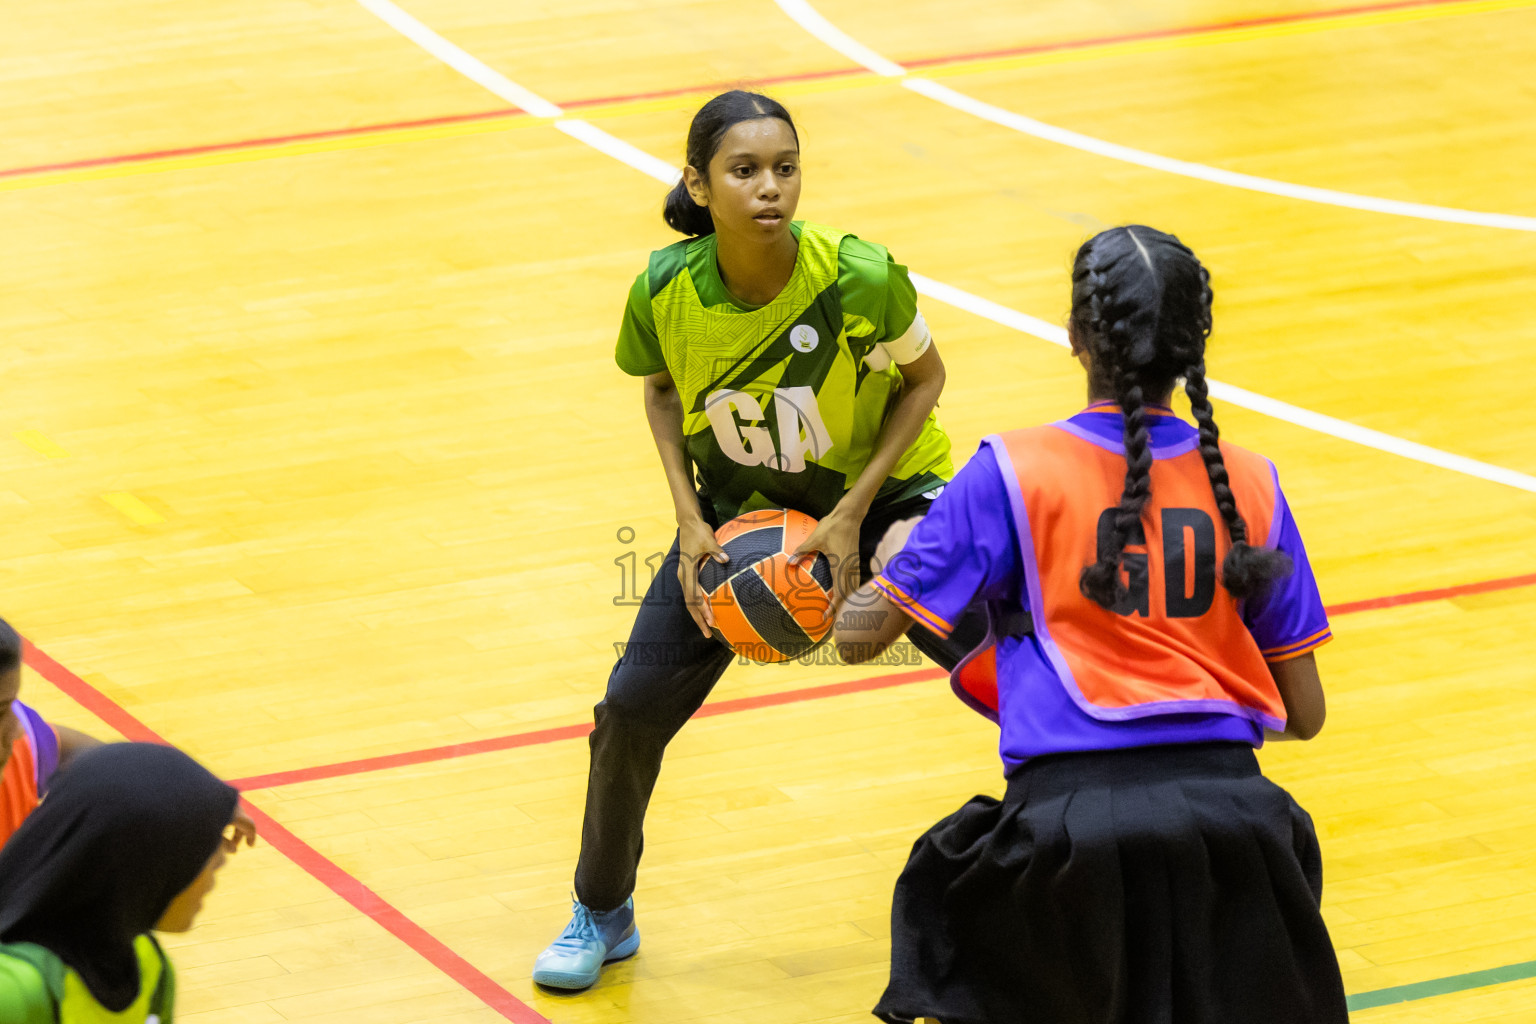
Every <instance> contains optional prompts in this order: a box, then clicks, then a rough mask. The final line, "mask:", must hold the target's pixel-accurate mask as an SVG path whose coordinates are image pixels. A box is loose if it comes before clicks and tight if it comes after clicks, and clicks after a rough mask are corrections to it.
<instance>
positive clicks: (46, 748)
mask: <svg viewBox="0 0 1536 1024" xmlns="http://www.w3.org/2000/svg"><path fill="white" fill-rule="evenodd" d="M11 710H12V711H14V712H15V714H16V717H17V719H18V720H19V721H20V722H21V731H22V734H23V735H25V736H26V737H27V741H28V742H29V743H31V745H32V759H33V763H34V767H35V769H36V771H37V779H36V783H37V795H38V796H39V797H43V796H46V795H47V793H48V783H49V782H50V781H51V780H52V779H53V773H54V772H55V771H57V770H58V767H59V738H58V736H57V735H56V734H55V733H54V731H53V726H51V725H49V724H48V723H47V722H45V721H43V716H42V715H40V714H38V713H37V712H36V711H33V710H32V709H31V708H29V707H27V706H26V705H25V704H23V703H22V702H21V701H19V700H18V701H14V702H12V704H11Z"/></svg>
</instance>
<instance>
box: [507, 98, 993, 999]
mask: <svg viewBox="0 0 1536 1024" xmlns="http://www.w3.org/2000/svg"><path fill="white" fill-rule="evenodd" d="M687 155H688V166H687V167H686V168H685V169H684V171H683V176H682V180H681V181H679V182H678V184H677V186H676V187H675V188H674V189H673V190H672V192H671V194H669V195H668V196H667V199H666V203H665V207H664V211H663V216H664V219H665V220H666V222H667V224H668V225H669V226H671V227H672V228H674V229H675V230H677V231H679V232H681V233H682V234H684V235H687V236H689V237H688V238H687V239H685V240H684V241H680V242H677V243H676V244H673V245H670V246H667V247H666V248H664V249H661V250H658V251H656V252H654V253H652V254H651V258H650V262H649V265H648V266H647V268H646V269H645V271H644V272H642V273H641V274H640V275H639V276H638V277H637V278H636V279H635V283H634V285H633V287H632V288H631V289H630V293H629V301H628V303H627V305H626V308H625V311H624V319H623V324H622V326H621V328H620V331H619V340H618V346H617V351H616V360H617V362H618V364H619V368H620V369H622V370H623V371H624V372H625V373H628V374H630V375H632V376H635V377H639V378H641V381H642V383H641V388H640V391H641V397H642V404H643V407H644V410H645V419H646V423H647V425H648V426H649V427H650V431H651V434H652V436H653V437H654V438H655V441H656V447H657V450H658V451H659V453H660V455H661V464H662V469H663V471H664V472H665V474H666V479H667V485H668V489H669V491H670V493H671V497H672V503H673V508H674V512H675V514H676V517H677V539H676V540H675V541H674V543H673V545H672V549H671V552H670V553H669V554H668V556H667V559H666V561H665V563H664V564H663V566H662V568H661V570H660V571H659V572H658V573H657V574H656V577H655V579H654V580H653V581H652V583H651V586H650V589H649V591H648V592H647V594H646V596H645V599H644V601H643V602H642V603H641V606H640V610H639V613H638V614H637V616H636V617H635V624H634V627H633V630H632V631H631V633H630V639H629V643H628V644H627V645H626V647H625V652H624V654H623V656H622V657H621V658H620V659H619V661H618V663H617V664H616V665H614V668H613V671H612V673H611V674H610V676H609V679H608V688H607V693H606V695H605V696H604V698H603V701H602V703H600V704H598V705H597V708H596V713H595V719H596V728H595V729H594V730H593V733H592V737H591V750H592V760H591V767H590V771H589V775H588V783H587V798H586V812H585V818H584V821H583V826H582V845H581V856H580V859H579V861H578V863H577V868H576V900H577V902H576V905H575V908H574V914H573V916H572V918H571V921H570V923H569V924H568V925H567V926H566V929H565V931H564V932H563V933H562V934H561V935H560V937H559V938H558V939H556V940H555V942H554V943H553V944H552V945H551V946H550V947H549V948H548V949H546V950H545V951H544V952H543V953H541V954H540V955H539V958H538V961H537V963H536V964H535V967H534V973H533V979H534V981H536V982H538V983H540V984H543V985H549V986H553V987H557V988H566V989H579V988H585V987H587V986H588V985H591V984H592V983H593V982H595V981H596V980H597V978H598V976H599V974H600V972H601V969H602V965H603V964H604V963H607V962H610V961H613V960H619V959H622V958H624V957H627V956H630V955H632V954H633V953H634V952H635V951H636V950H637V949H638V948H639V945H640V935H639V932H638V931H637V930H636V928H635V922H634V908H633V901H632V900H631V894H632V893H633V892H634V888H635V874H636V869H637V867H638V865H639V862H640V852H641V847H642V845H643V835H642V825H643V823H644V819H645V809H646V806H647V804H648V803H649V801H650V797H651V791H652V789H653V787H654V786H655V784H656V778H657V775H658V773H659V771H660V769H661V759H662V753H663V751H664V749H665V747H666V745H667V743H668V742H669V741H670V740H671V738H672V736H673V735H675V734H676V733H677V731H678V730H679V729H680V728H682V726H683V723H684V722H686V721H687V720H688V718H689V717H690V716H691V715H692V714H693V713H694V712H695V711H697V710H698V709H699V707H700V706H701V705H702V704H703V703H704V699H705V698H706V697H707V696H708V695H709V692H710V690H711V689H712V688H713V687H714V685H715V683H716V681H718V680H719V678H720V676H721V674H722V673H723V672H724V671H725V668H726V666H727V665H728V664H729V663H730V660H731V658H732V654H731V651H730V649H729V648H728V647H726V646H725V645H724V644H722V643H720V642H719V641H718V640H717V639H716V638H714V637H713V636H712V635H711V633H712V631H711V628H710V626H711V623H710V621H709V613H708V611H707V606H705V605H704V604H703V603H702V602H701V601H700V599H699V596H700V595H699V586H698V571H699V565H700V562H701V561H702V560H703V559H706V558H714V559H716V560H718V561H721V562H724V561H725V560H726V559H725V552H724V551H723V550H722V549H721V547H720V545H719V544H718V543H716V541H715V530H716V529H717V528H718V527H719V526H720V525H721V524H723V523H725V522H727V521H728V520H730V519H732V518H734V517H736V516H738V515H741V514H742V513H745V512H750V511H754V510H757V509H764V508H788V509H794V510H796V511H799V512H804V513H805V514H807V515H810V516H812V517H814V518H815V519H817V520H819V525H818V526H817V528H816V530H815V532H814V533H813V534H812V535H811V536H810V537H809V538H808V539H807V540H806V542H805V543H804V544H803V545H802V546H801V548H800V551H801V552H810V551H820V552H823V553H825V554H826V555H827V556H828V558H829V559H830V561H831V563H832V566H833V577H834V586H835V588H836V589H837V591H838V593H839V594H847V593H850V592H851V591H852V590H853V589H854V588H855V587H857V586H858V584H859V582H860V581H861V580H862V579H864V578H867V577H868V563H869V557H870V556H871V555H872V554H873V552H874V547H875V545H876V544H877V543H878V542H879V540H880V538H881V536H882V535H883V534H884V532H885V530H886V528H887V527H888V526H889V525H890V524H891V523H893V522H895V521H897V520H900V519H906V518H910V517H912V516H920V515H922V514H923V512H924V511H925V510H926V509H927V507H928V505H929V504H930V503H931V502H932V500H933V499H934V498H935V497H936V496H937V495H938V493H939V491H940V490H941V489H942V488H943V486H944V483H945V481H947V480H948V479H949V478H950V476H951V475H953V472H954V467H953V466H952V465H951V463H950V458H949V438H948V437H946V436H945V434H944V431H943V430H942V429H941V428H940V427H939V424H938V421H937V419H936V418H935V417H934V412H933V410H934V407H935V405H936V404H937V402H938V398H939V393H940V392H941V391H942V390H943V387H944V364H943V361H942V360H941V359H940V358H939V353H938V350H937V349H936V348H935V346H934V344H933V340H932V338H931V337H930V335H929V333H928V327H927V324H926V323H924V321H923V316H922V314H921V313H920V312H919V311H918V308H917V292H916V290H915V288H914V287H913V285H912V281H911V280H910V278H909V277H908V275H907V270H906V268H905V267H904V266H902V265H901V264H899V263H897V262H895V260H893V259H892V258H891V255H890V253H888V252H887V251H886V249H885V248H884V247H883V246H880V245H876V244H874V243H872V242H867V241H864V240H862V239H859V238H856V237H854V236H853V235H850V234H847V233H846V232H842V231H837V230H834V229H832V228H829V227H825V226H822V225H818V224H812V223H808V222H800V221H796V220H795V219H794V215H795V209H796V207H797V206H798V204H799V201H800V140H799V136H798V134H797V133H796V130H795V125H794V121H793V120H792V119H791V117H790V115H789V112H788V111H786V110H785V109H784V107H783V106H781V105H780V104H779V103H777V102H775V101H774V100H772V99H769V98H768V97H766V96H760V95H757V94H755V93H749V92H742V91H739V90H738V91H732V92H727V93H724V94H722V95H720V96H716V97H715V98H714V99H712V100H710V101H709V102H708V103H706V104H705V105H704V107H703V108H702V109H701V110H700V111H699V112H698V114H697V115H695V117H694V119H693V124H692V126H691V128H690V130H689V133H688V154H687ZM957 626H958V628H957V629H956V631H955V633H954V634H952V636H951V637H950V638H949V639H948V640H945V639H941V638H940V637H939V636H937V635H936V634H935V633H932V632H930V631H928V630H927V629H925V628H923V627H921V626H915V627H914V628H913V629H912V630H911V631H910V632H909V633H908V636H909V638H910V639H911V640H912V641H913V644H914V646H916V647H917V648H918V649H920V650H922V651H923V652H924V653H925V654H927V655H929V656H930V657H931V658H933V659H934V660H935V661H937V662H938V663H939V664H941V665H944V666H945V667H946V668H949V667H953V665H954V664H955V663H956V662H957V661H958V660H959V659H960V658H961V657H962V656H964V654H965V653H967V652H968V651H969V650H970V648H971V647H973V646H975V643H976V642H977V641H979V640H980V639H981V636H982V634H983V632H984V630H983V628H982V626H981V622H980V619H979V618H975V617H973V618H969V619H967V620H966V621H963V622H962V623H959V624H957Z"/></svg>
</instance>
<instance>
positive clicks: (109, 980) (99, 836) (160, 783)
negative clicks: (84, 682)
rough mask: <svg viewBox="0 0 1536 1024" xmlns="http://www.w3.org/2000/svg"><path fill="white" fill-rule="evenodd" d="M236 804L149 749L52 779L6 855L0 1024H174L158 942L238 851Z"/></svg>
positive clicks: (192, 910) (186, 917)
mask: <svg viewBox="0 0 1536 1024" xmlns="http://www.w3.org/2000/svg"><path fill="white" fill-rule="evenodd" d="M239 799H240V795H239V793H237V792H236V791H235V789H234V788H233V787H231V786H227V785H225V784H224V783H223V782H220V781H219V780H218V779H217V778H215V777H214V776H213V775H212V774H210V773H209V772H208V770H207V769H205V768H203V767H202V766H201V765H199V764H198V763H197V762H196V761H194V760H192V759H191V758H190V757H188V756H187V755H186V754H183V753H182V752H180V751H179V750H175V749H172V748H170V747H161V746H155V745H153V744H148V743H112V744H108V745H106V746H103V747H98V748H96V749H95V750H91V751H88V752H87V753H85V754H82V755H81V756H80V757H79V758H78V759H77V760H76V761H75V763H74V764H72V765H70V767H69V769H68V770H66V771H65V772H63V773H62V774H60V775H59V776H57V778H56V780H55V782H54V784H53V787H52V789H50V791H49V793H48V798H47V799H46V800H44V801H43V802H42V804H41V805H40V806H39V807H38V809H37V810H36V811H34V812H33V813H32V814H31V816H30V817H28V818H27V820H26V821H25V822H24V823H23V824H22V826H21V828H20V829H18V830H17V831H16V833H15V835H13V836H12V837H11V839H10V841H9V842H8V843H6V844H5V848H4V849H3V850H0V1021H5V1022H6V1024H33V1022H38V1024H53V1022H54V1021H57V1020H65V1021H68V1020H104V1019H106V1017H105V1016H104V1014H103V1011H109V1012H110V1013H112V1014H114V1015H117V1014H121V1016H113V1017H112V1018H111V1019H112V1020H113V1021H114V1022H121V1024H170V1021H171V1016H172V1010H173V1004H174V1002H175V995H176V985H175V975H174V973H173V972H172V970H171V964H170V961H169V960H167V959H166V957H165V953H164V952H163V951H162V950H161V949H160V946H159V944H158V943H157V942H156V941H155V939H154V937H153V936H152V935H150V931H151V930H156V931H165V932H182V931H186V930H187V929H189V928H191V927H192V921H193V919H194V918H196V917H197V912H198V911H199V910H200V909H202V901H203V897H204V896H206V895H207V894H208V891H209V890H210V889H212V888H213V880H214V874H215V872H217V871H218V870H219V868H220V867H221V866H223V863H224V857H225V855H226V853H229V852H231V851H233V850H234V848H235V846H236V843H237V839H225V837H224V830H225V828H226V827H228V826H229V825H231V824H232V823H233V822H234V818H235V809H236V806H237V804H238V802H239ZM246 839H247V841H248V842H252V841H254V836H253V835H250V834H249V833H247V834H246Z"/></svg>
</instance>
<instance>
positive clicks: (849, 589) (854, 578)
mask: <svg viewBox="0 0 1536 1024" xmlns="http://www.w3.org/2000/svg"><path fill="white" fill-rule="evenodd" d="M865 511H866V510H865V509H863V508H859V507H857V506H852V505H846V504H844V503H841V502H839V503H838V505H837V507H836V508H834V509H833V510H832V511H831V512H828V513H827V514H826V515H825V516H823V517H822V520H821V522H819V523H817V524H816V529H814V530H812V531H811V535H810V536H809V537H807V538H805V543H803V544H801V545H800V546H799V547H798V548H796V549H795V553H794V554H793V555H792V556H791V557H790V560H789V561H790V564H791V565H796V564H798V563H800V562H801V561H803V560H804V557H805V556H807V555H810V554H811V553H812V552H815V551H820V552H821V553H822V554H824V555H826V556H827V561H829V562H830V563H831V564H832V606H833V607H834V608H836V607H838V606H840V605H841V604H842V603H843V601H844V599H846V598H847V597H848V595H849V594H851V593H853V592H854V591H855V590H857V589H859V528H860V527H861V526H863V525H864V512H865Z"/></svg>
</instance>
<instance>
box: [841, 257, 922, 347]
mask: <svg viewBox="0 0 1536 1024" xmlns="http://www.w3.org/2000/svg"><path fill="white" fill-rule="evenodd" d="M837 264H838V265H837V287H838V291H839V292H841V294H842V297H843V311H844V312H847V313H852V314H854V315H855V316H861V317H863V318H864V319H866V320H868V321H869V322H870V323H872V324H874V326H875V337H874V338H873V339H872V340H873V341H877V342H879V341H889V340H892V339H895V338H899V337H901V336H902V335H903V334H906V333H907V328H908V327H911V326H912V321H913V320H915V319H917V289H916V288H915V287H914V286H913V284H912V278H911V277H910V276H908V274H907V268H906V267H904V266H902V265H901V264H900V263H897V262H896V260H895V259H894V258H892V256H891V254H890V251H889V250H888V249H886V247H885V246H883V245H876V244H875V243H873V242H866V241H864V240H863V239H862V238H855V237H853V236H851V235H850V236H848V237H846V238H844V239H843V244H842V247H841V248H840V249H839V250H838V254H837Z"/></svg>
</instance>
